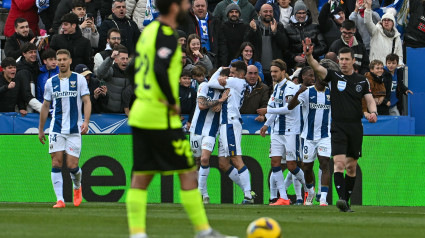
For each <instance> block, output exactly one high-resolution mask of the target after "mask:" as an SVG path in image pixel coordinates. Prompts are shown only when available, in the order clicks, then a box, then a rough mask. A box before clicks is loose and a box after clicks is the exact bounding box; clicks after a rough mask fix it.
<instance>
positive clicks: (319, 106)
mask: <svg viewBox="0 0 425 238" xmlns="http://www.w3.org/2000/svg"><path fill="white" fill-rule="evenodd" d="M310 108H311V109H324V110H325V109H331V105H325V104H317V103H312V102H311V103H310Z"/></svg>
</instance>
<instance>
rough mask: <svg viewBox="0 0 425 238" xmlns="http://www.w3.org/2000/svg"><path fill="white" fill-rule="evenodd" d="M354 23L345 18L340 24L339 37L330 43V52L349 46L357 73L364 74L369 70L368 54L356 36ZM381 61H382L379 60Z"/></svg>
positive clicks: (336, 51)
mask: <svg viewBox="0 0 425 238" xmlns="http://www.w3.org/2000/svg"><path fill="white" fill-rule="evenodd" d="M355 34H356V24H355V23H354V21H352V20H345V21H344V22H343V23H342V26H341V39H338V40H336V41H334V43H332V45H331V47H329V51H330V52H335V53H338V52H339V50H340V49H341V48H343V47H349V48H351V50H352V51H353V52H354V58H355V59H356V61H355V62H354V64H355V65H357V66H358V67H359V73H360V74H362V75H364V74H365V73H366V72H368V71H369V55H368V54H367V51H366V47H365V46H364V45H363V44H362V43H361V42H359V41H358V40H357V39H356V37H355ZM381 62H382V61H381Z"/></svg>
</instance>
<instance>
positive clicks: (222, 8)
mask: <svg viewBox="0 0 425 238" xmlns="http://www.w3.org/2000/svg"><path fill="white" fill-rule="evenodd" d="M231 3H233V1H232V0H223V1H221V2H220V3H218V4H217V6H216V7H215V10H214V12H213V15H214V16H215V17H217V18H218V19H219V20H220V21H221V22H225V21H226V20H227V13H226V7H227V5H229V4H231ZM238 5H239V7H240V8H241V11H242V12H241V16H240V19H241V20H242V21H243V22H244V23H245V24H249V23H250V22H251V21H252V20H253V19H255V18H257V12H255V7H254V6H253V5H252V4H251V3H250V2H249V1H248V0H239V1H238Z"/></svg>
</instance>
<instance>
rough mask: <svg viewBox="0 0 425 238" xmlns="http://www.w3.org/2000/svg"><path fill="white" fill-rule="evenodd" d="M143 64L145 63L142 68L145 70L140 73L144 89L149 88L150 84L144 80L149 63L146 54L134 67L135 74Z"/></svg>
mask: <svg viewBox="0 0 425 238" xmlns="http://www.w3.org/2000/svg"><path fill="white" fill-rule="evenodd" d="M143 65H146V67H145V68H144V70H145V72H143V73H142V81H143V87H144V88H145V89H150V88H151V86H150V85H149V84H147V83H146V80H147V79H146V77H147V74H148V72H149V68H150V63H149V59H148V56H147V55H145V56H144V57H143V59H142V62H141V63H140V66H139V67H138V68H137V69H136V74H137V73H138V72H139V71H140V70H141V69H142V67H143Z"/></svg>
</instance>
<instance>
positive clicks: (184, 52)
mask: <svg viewBox="0 0 425 238" xmlns="http://www.w3.org/2000/svg"><path fill="white" fill-rule="evenodd" d="M182 66H183V67H182V68H183V69H192V68H193V67H192V65H190V66H188V68H186V66H187V55H186V45H182Z"/></svg>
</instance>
